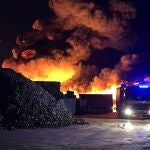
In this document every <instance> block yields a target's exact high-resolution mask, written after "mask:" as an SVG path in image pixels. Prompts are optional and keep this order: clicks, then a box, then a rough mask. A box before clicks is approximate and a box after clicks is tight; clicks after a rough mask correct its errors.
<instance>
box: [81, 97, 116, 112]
mask: <svg viewBox="0 0 150 150" xmlns="http://www.w3.org/2000/svg"><path fill="white" fill-rule="evenodd" d="M79 96H80V110H81V111H82V110H86V111H94V112H96V111H97V112H98V111H99V112H101V111H105V110H106V111H110V110H111V109H112V106H113V99H112V95H111V94H80V95H79Z"/></svg>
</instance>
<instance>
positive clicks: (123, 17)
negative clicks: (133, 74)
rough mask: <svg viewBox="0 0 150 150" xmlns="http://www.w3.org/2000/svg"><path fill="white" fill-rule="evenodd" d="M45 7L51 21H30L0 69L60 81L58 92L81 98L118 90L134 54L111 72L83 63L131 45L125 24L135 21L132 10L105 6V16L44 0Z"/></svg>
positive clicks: (78, 4) (77, 0)
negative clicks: (30, 25) (79, 94)
mask: <svg viewBox="0 0 150 150" xmlns="http://www.w3.org/2000/svg"><path fill="white" fill-rule="evenodd" d="M49 7H50V9H52V10H53V13H54V14H53V16H52V17H51V18H49V19H47V20H38V19H37V20H35V22H34V23H33V32H32V33H25V34H23V35H18V36H17V40H16V46H15V47H14V48H13V50H12V54H13V57H12V58H9V59H6V60H4V62H3V67H4V68H12V69H14V70H15V71H17V72H21V73H22V74H23V75H24V76H26V77H28V78H30V79H31V80H40V81H60V82H62V90H63V91H66V90H76V91H78V92H82V93H85V92H90V91H92V90H99V91H100V90H105V89H108V88H112V86H116V85H118V84H119V83H120V81H121V75H122V73H123V72H126V71H127V72H128V71H130V70H131V69H132V67H133V65H134V64H135V63H136V61H137V60H138V56H137V55H136V54H127V55H124V56H122V57H121V58H120V62H119V63H118V64H117V65H114V67H113V68H108V67H107V66H104V67H103V68H99V67H98V66H95V65H89V64H88V63H87V62H89V61H90V56H91V55H92V54H93V53H94V51H99V53H101V52H102V51H104V50H105V49H107V48H112V49H113V50H118V52H120V51H119V50H126V49H127V48H128V47H130V46H131V44H132V41H133V40H132V39H131V38H130V37H131V32H130V30H129V29H130V26H129V22H130V20H132V19H134V18H135V15H136V12H135V9H134V8H133V7H132V6H131V5H129V4H127V3H126V2H123V1H119V0H110V1H108V8H109V9H108V8H107V11H105V10H104V9H103V10H102V9H100V6H97V5H95V4H94V3H93V2H92V1H89V2H83V1H82V0H53V1H52V0H50V1H49ZM106 59H110V56H108V58H106ZM99 61H100V62H101V60H99ZM101 63H102V64H103V62H101ZM110 63H111V61H110Z"/></svg>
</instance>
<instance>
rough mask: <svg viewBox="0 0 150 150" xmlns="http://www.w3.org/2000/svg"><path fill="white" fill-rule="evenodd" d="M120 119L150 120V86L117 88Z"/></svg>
mask: <svg viewBox="0 0 150 150" xmlns="http://www.w3.org/2000/svg"><path fill="white" fill-rule="evenodd" d="M116 109H117V113H118V118H150V86H149V85H147V84H138V85H129V86H127V85H125V84H122V85H121V87H119V88H117V95H116Z"/></svg>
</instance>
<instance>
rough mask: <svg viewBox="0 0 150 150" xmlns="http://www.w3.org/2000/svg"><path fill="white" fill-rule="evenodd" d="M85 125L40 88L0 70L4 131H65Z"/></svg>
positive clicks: (19, 75)
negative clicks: (40, 128)
mask: <svg viewBox="0 0 150 150" xmlns="http://www.w3.org/2000/svg"><path fill="white" fill-rule="evenodd" d="M83 122H84V121H83ZM83 122H82V121H81V122H80V121H79V122H78V121H77V119H75V118H73V117H72V115H71V114H70V113H69V112H68V111H66V110H65V109H64V106H63V103H62V101H61V100H56V99H55V98H54V97H53V96H52V95H51V94H50V93H48V92H47V91H45V90H44V89H43V88H42V87H40V86H39V85H38V84H36V83H34V82H32V81H31V80H29V79H27V78H25V77H23V76H22V75H21V74H19V73H16V72H14V71H13V70H11V69H0V126H1V127H2V128H39V127H42V128H43V127H64V126H68V125H71V124H74V123H83Z"/></svg>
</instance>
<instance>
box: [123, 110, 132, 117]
mask: <svg viewBox="0 0 150 150" xmlns="http://www.w3.org/2000/svg"><path fill="white" fill-rule="evenodd" d="M124 113H125V115H127V116H131V115H132V114H133V111H132V110H131V109H130V108H126V109H125V111H124Z"/></svg>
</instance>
